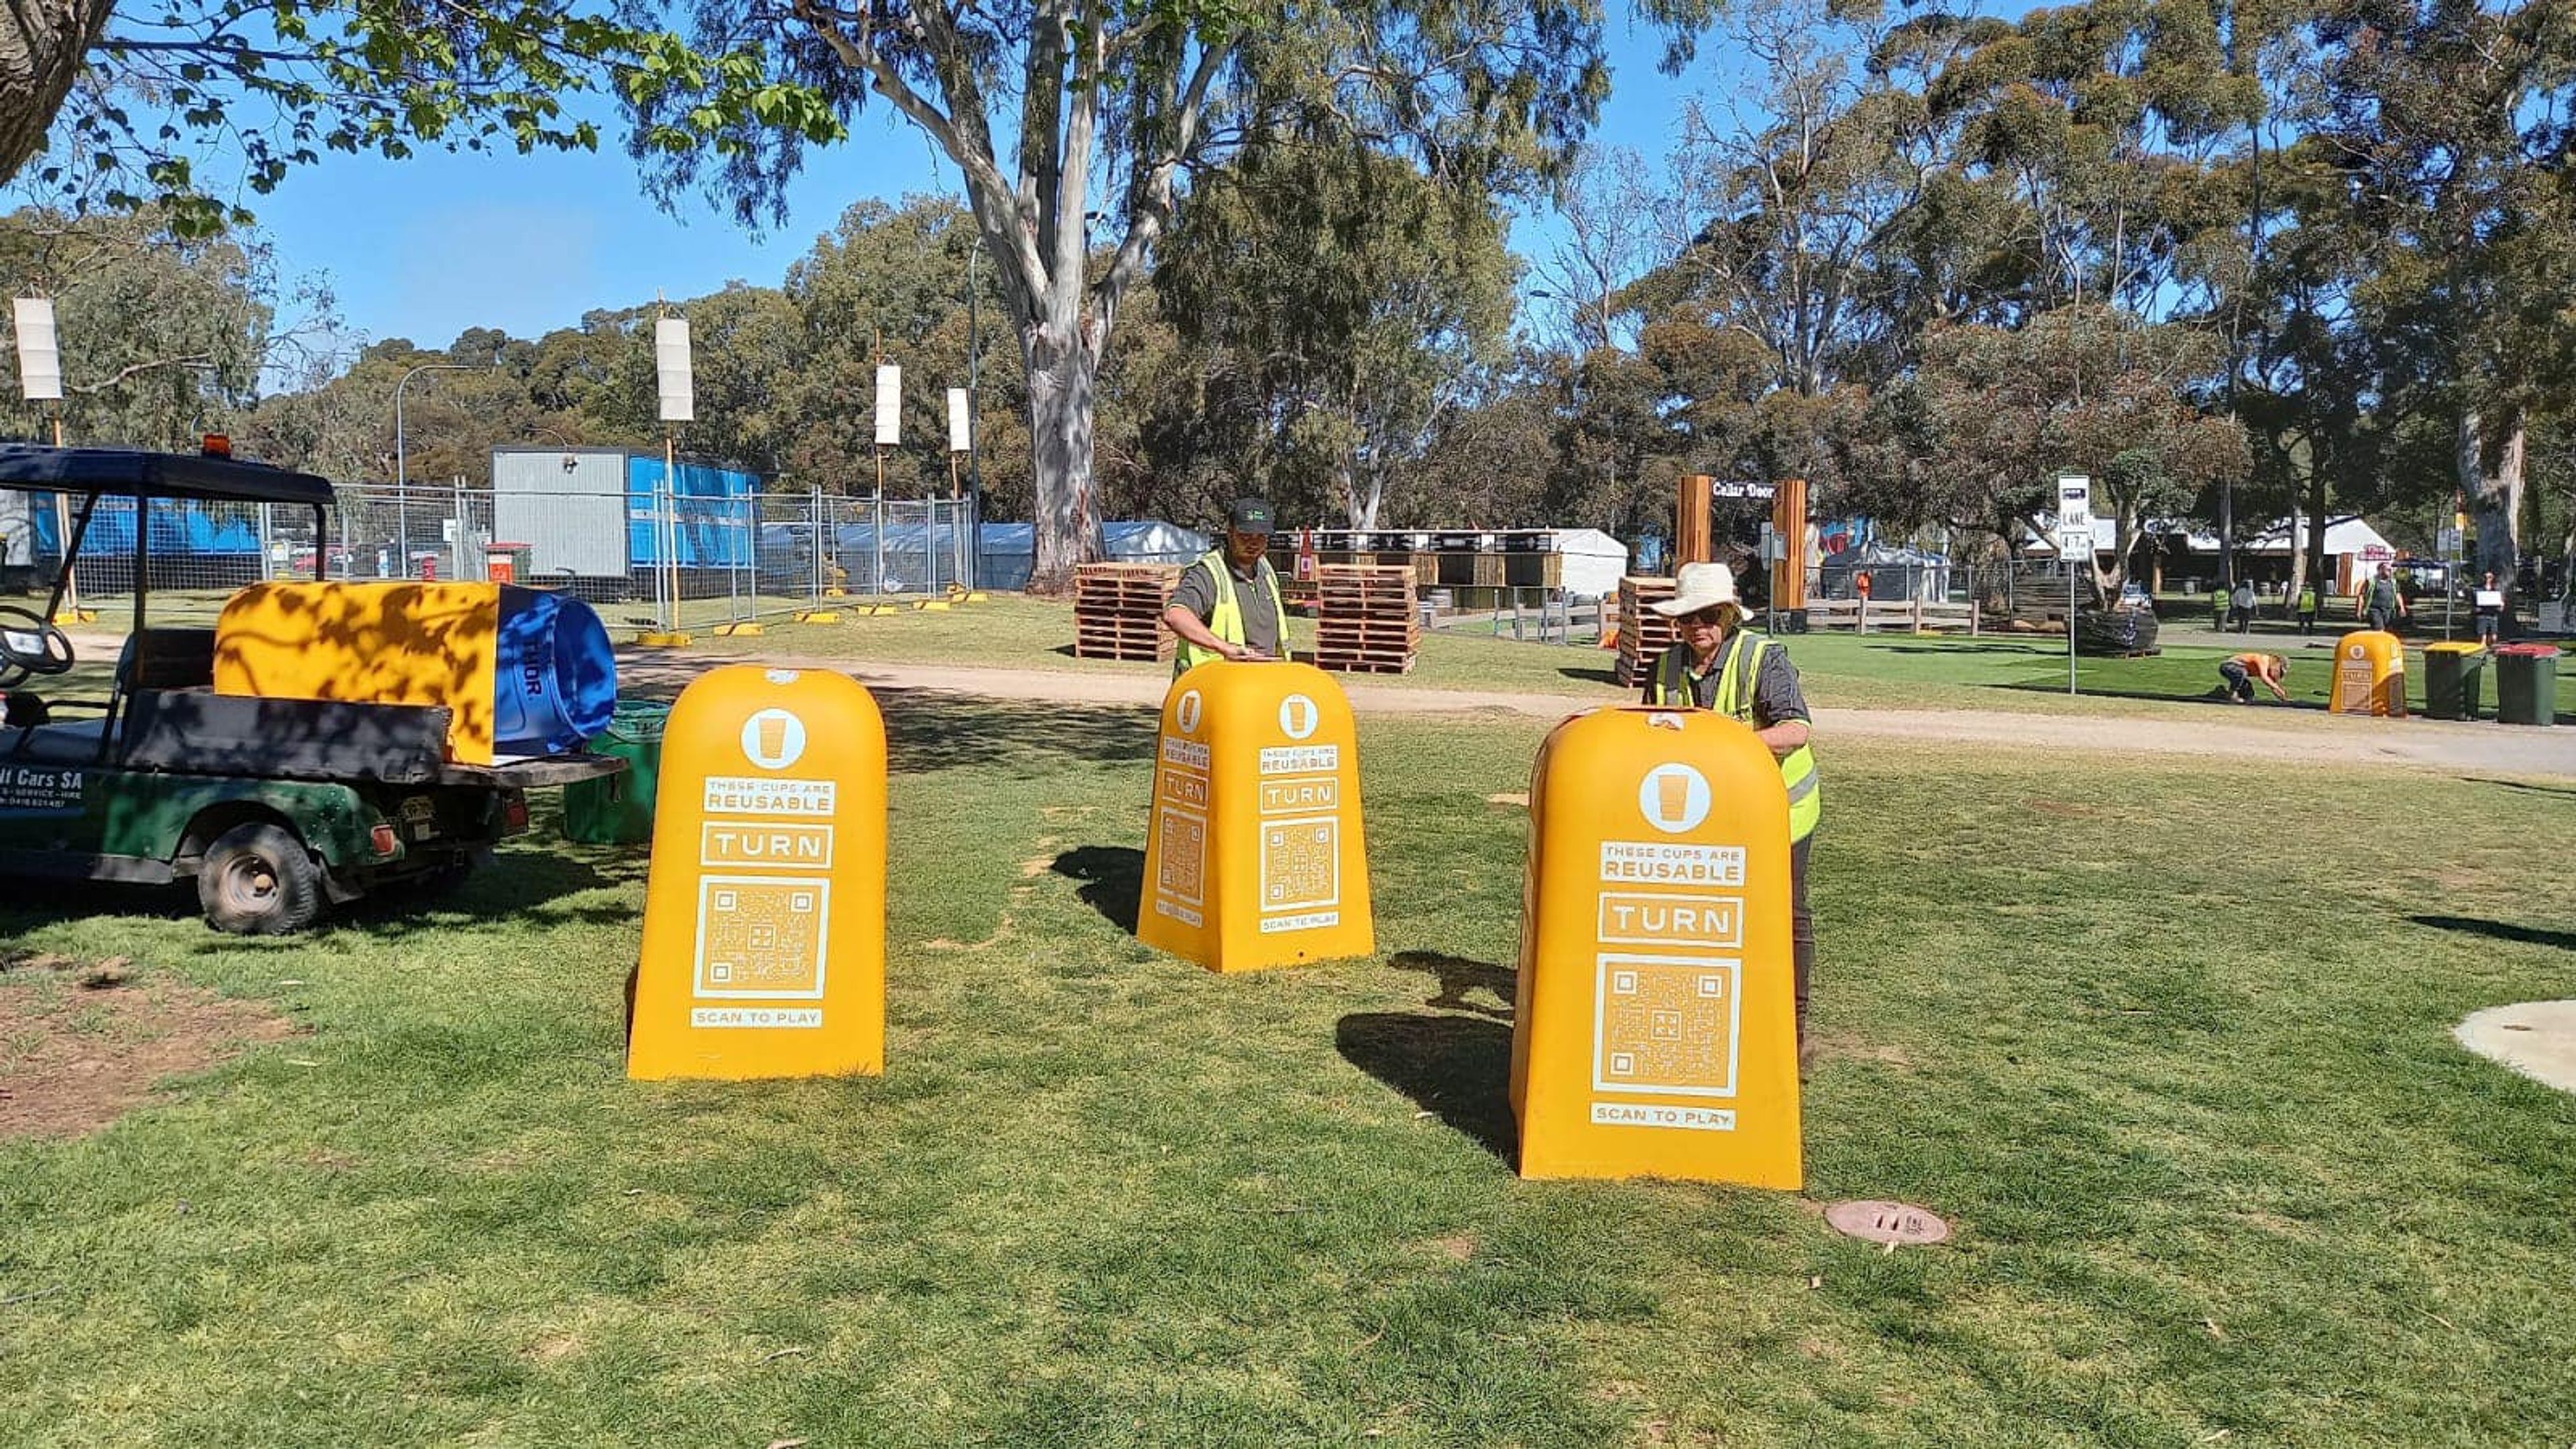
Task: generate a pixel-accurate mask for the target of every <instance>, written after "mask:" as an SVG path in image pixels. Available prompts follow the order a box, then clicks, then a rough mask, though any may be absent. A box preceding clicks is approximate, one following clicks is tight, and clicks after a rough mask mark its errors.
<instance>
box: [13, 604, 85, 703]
mask: <svg viewBox="0 0 2576 1449" xmlns="http://www.w3.org/2000/svg"><path fill="white" fill-rule="evenodd" d="M71 667H72V641H71V636H70V635H67V634H65V633H64V632H63V631H62V630H60V629H57V628H55V627H54V625H53V622H52V621H51V620H48V619H46V618H45V617H43V616H42V615H40V614H38V613H37V612H36V611H35V610H33V609H22V608H19V607H18V606H17V605H15V604H0V689H14V688H16V687H17V686H19V685H21V684H24V683H26V681H27V677H28V676H29V675H33V674H60V673H62V672H63V671H65V670H67V669H69V668H71Z"/></svg>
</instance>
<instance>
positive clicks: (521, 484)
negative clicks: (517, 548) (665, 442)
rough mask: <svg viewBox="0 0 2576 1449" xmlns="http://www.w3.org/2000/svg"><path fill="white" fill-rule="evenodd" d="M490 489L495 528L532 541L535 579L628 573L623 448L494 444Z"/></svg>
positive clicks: (496, 531) (505, 535) (504, 535)
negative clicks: (496, 445)
mask: <svg viewBox="0 0 2576 1449" xmlns="http://www.w3.org/2000/svg"><path fill="white" fill-rule="evenodd" d="M658 464H659V460H656V465H657V466H658ZM492 493H493V497H492V531H493V533H494V534H495V535H496V536H498V537H501V538H506V539H509V540H511V541H513V542H517V543H525V544H527V545H528V547H529V549H530V550H531V552H530V556H529V559H528V567H529V570H530V572H531V574H532V575H533V576H534V578H536V579H540V580H542V579H547V578H553V577H560V576H562V575H565V574H571V575H575V576H577V577H582V578H624V577H625V576H626V572H627V569H628V567H629V560H628V558H627V520H626V450H625V449H623V448H547V449H537V448H524V447H523V448H494V449H493V450H492Z"/></svg>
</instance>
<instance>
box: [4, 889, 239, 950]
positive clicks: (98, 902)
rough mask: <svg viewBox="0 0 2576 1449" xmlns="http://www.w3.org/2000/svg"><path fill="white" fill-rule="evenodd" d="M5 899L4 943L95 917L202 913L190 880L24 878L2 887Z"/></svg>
mask: <svg viewBox="0 0 2576 1449" xmlns="http://www.w3.org/2000/svg"><path fill="white" fill-rule="evenodd" d="M0 898H5V899H6V900H7V902H8V905H7V907H6V909H0V938H5V937H8V936H13V935H17V934H19V933H21V932H24V931H31V930H34V929H36V928H37V927H40V926H51V925H58V924H60V923H62V922H64V921H79V920H86V919H88V918H90V917H92V916H150V917H155V918H158V919H160V920H165V921H183V920H188V919H191V918H193V917H196V916H198V915H200V914H202V912H201V911H200V909H199V907H198V905H197V890H196V886H195V885H194V884H193V883H191V882H187V881H181V882H180V883H178V884H176V885H129V884H122V883H119V882H115V881H90V880H58V879H55V878H53V877H50V876H20V877H13V878H11V879H9V880H8V881H7V882H5V883H0ZM223 939H226V940H230V939H233V938H231V937H225V938H223Z"/></svg>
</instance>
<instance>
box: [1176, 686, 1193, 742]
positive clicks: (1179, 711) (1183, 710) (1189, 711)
mask: <svg viewBox="0 0 2576 1449" xmlns="http://www.w3.org/2000/svg"><path fill="white" fill-rule="evenodd" d="M1172 718H1173V720H1174V721H1175V722H1176V723H1178V724H1179V725H1180V727H1181V733H1182V734H1185V735H1194V734H1197V733H1198V732H1199V692H1198V691H1197V690H1195V689H1184V690H1182V691H1181V702H1180V703H1179V704H1177V705H1174V706H1173V707H1172Z"/></svg>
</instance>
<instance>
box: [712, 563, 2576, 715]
mask: <svg viewBox="0 0 2576 1449" xmlns="http://www.w3.org/2000/svg"><path fill="white" fill-rule="evenodd" d="M718 602H721V601H718ZM1314 627H1315V626H1314V623H1313V621H1311V620H1303V619H1300V620H1294V621H1292V623H1291V629H1290V637H1291V641H1292V643H1291V647H1292V648H1294V649H1297V650H1300V651H1302V650H1305V649H1308V648H1310V647H1311V646H1312V644H1313V642H1314ZM1072 640H1073V611H1072V606H1071V605H1069V604H1064V603H1058V602H1052V601H1048V600H1042V599H1031V598H1028V597H1025V596H1022V595H1014V594H996V595H994V596H993V597H991V598H990V599H988V600H986V601H985V602H983V603H978V604H961V605H958V606H956V607H955V608H952V609H948V610H944V611H933V612H915V611H906V612H903V613H899V614H890V615H884V616H879V617H868V618H861V617H857V616H855V615H853V616H850V617H846V618H844V619H843V620H842V621H841V622H840V623H838V624H818V625H798V624H793V623H775V622H773V623H769V624H767V625H766V626H765V627H764V630H763V632H762V634H761V635H760V636H759V637H756V638H742V639H719V638H715V637H713V636H712V635H707V634H704V633H701V634H700V635H699V636H698V637H697V638H696V640H695V642H694V644H693V646H692V647H693V649H694V650H696V651H698V652H704V653H711V654H718V655H744V656H756V655H762V654H794V655H804V656H810V657H814V658H827V659H850V660H878V661H883V662H887V663H900V664H959V665H982V666H988V667H994V668H1011V669H1023V670H1071V671H1080V672H1084V673H1091V672H1112V673H1129V674H1137V675H1144V676H1154V675H1160V674H1166V673H1168V672H1169V669H1170V666H1168V665H1160V666H1158V665H1152V664H1123V663H1117V662H1113V661H1105V660H1096V659H1076V658H1074V657H1073V643H1072ZM1786 642H1787V643H1788V645H1789V647H1790V652H1791V654H1792V656H1793V657H1794V658H1795V659H1796V660H1797V661H1798V668H1799V670H1800V672H1801V673H1802V674H1803V676H1804V677H1805V679H1806V683H1807V689H1808V693H1809V697H1810V699H1811V700H1812V701H1813V702H1815V703H1817V704H1820V705H1832V706H1842V707H1847V708H1860V709H1984V710H2016V711H2039V712H2047V713H2076V714H2094V715H2101V714H2122V715H2163V716H2166V717H2169V718H2173V717H2178V718H2189V717H2193V716H2195V715H2199V714H2202V713H2205V710H2206V707H2207V706H2209V705H2212V704H2216V703H2218V702H2219V701H2218V698H2217V696H2218V691H2219V687H2220V685H2219V678H2218V662H2219V661H2220V660H2222V659H2224V658H2226V657H2227V656H2228V655H2229V654H2231V653H2234V652H2237V651H2236V650H2234V649H2208V648H2174V649H2168V650H2166V651H2165V652H2164V653H2163V654H2162V655H2159V656H2156V657H2153V658H2147V659H2090V658H2088V659H2084V660H2082V661H2080V664H2079V669H2078V680H2079V683H2080V684H2081V686H2082V692H2081V693H2080V694H2078V695H2077V696H2075V697H2073V698H2069V697H2068V695H2067V692H2066V643H2065V640H2064V639H2063V638H2059V639H2054V640H2052V639H2048V638H2045V637H2038V636H2006V637H2001V638H1993V637H1989V638H1981V639H1966V638H1953V637H1946V636H1941V635H1923V636H1916V635H1908V634H1872V635H1867V636H1862V635H1857V634H1848V633H1832V634H1804V635H1799V636H1796V637H1794V638H1791V639H1789V640H1787V641H1786ZM2332 643H2333V640H2332V638H2331V637H2329V636H2328V635H2326V634H2319V635H2317V636H2316V637H2315V638H2313V639H2299V638H2293V637H2288V636H2283V637H2271V638H2265V637H2258V638H2256V639H2255V640H2253V641H2252V642H2251V643H2249V644H2248V645H2247V646H2246V647H2248V648H2259V649H2265V650H2269V651H2270V652H2273V653H2278V654H2282V655H2284V656H2285V657H2287V658H2288V659H2289V661H2290V678H2289V690H2290V695H2291V698H2292V699H2293V700H2294V701H2295V702H2296V703H2298V704H2299V705H2300V706H2301V707H2303V708H2310V709H2319V710H2322V709H2324V708H2325V704H2326V699H2327V697H2328V694H2329V692H2330V689H2331V685H2332V682H2333V664H2332V659H2331V653H2332V649H2331V645H2332ZM1616 657H1617V656H1616V655H1615V653H1613V652H1611V651H1606V650H1600V649H1594V648H1590V647H1575V646H1567V645H1561V644H1537V643H1521V642H1516V641H1514V640H1513V639H1511V638H1510V637H1509V636H1508V635H1505V636H1504V637H1500V638H1497V637H1495V636H1494V635H1493V634H1492V633H1491V632H1490V631H1489V630H1487V629H1485V628H1482V627H1478V626H1475V625H1466V626H1462V627H1459V628H1455V629H1440V630H1433V631H1430V632H1429V633H1426V634H1425V635H1424V636H1423V643H1422V652H1421V658H1420V661H1419V662H1418V663H1417V665H1416V666H1415V668H1414V670H1413V672H1412V673H1410V674H1404V675H1352V676H1348V677H1349V678H1350V679H1351V680H1352V681H1353V682H1356V683H1365V684H1370V685H1391V686H1395V687H1399V688H1429V689H1476V690H1505V691H1510V692H1514V693H1523V694H1564V695H1572V696H1578V697H1588V698H1593V699H1608V698H1612V697H1617V696H1622V695H1625V694H1626V693H1628V692H1627V691H1625V690H1621V689H1619V688H1618V687H1617V686H1616V685H1615V684H1614V683H1613V682H1612V677H1611V667H1612V665H1613V663H1614V662H1615V660H1616ZM2566 665H2567V668H2565V669H2564V670H2562V673H2567V674H2569V675H2570V676H2571V677H2570V678H2569V679H2568V680H2567V682H2566V684H2565V685H2564V687H2562V688H2561V690H2560V694H2559V698H2560V711H2559V717H2560V719H2561V720H2563V721H2565V722H2568V723H2576V659H2570V660H2568V661H2566ZM2407 668H2408V675H2407V683H2408V687H2409V689H2410V690H2411V691H2412V692H2413V696H2414V702H2415V707H2416V708H2417V710H2418V711H2419V712H2420V710H2421V709H2422V707H2423V698H2424V664H2423V656H2422V654H2421V653H2420V652H2418V653H2415V654H2414V655H2413V656H2412V657H2411V658H2410V659H2409V661H2408V666H2407ZM2482 697H2483V698H2484V700H2485V701H2486V712H2487V714H2488V716H2489V717H2492V716H2493V714H2494V711H2495V703H2496V684H2495V679H2494V676H2493V672H2492V670H2490V672H2489V674H2488V676H2487V678H2486V681H2485V684H2484V688H2483V695H2482ZM2261 699H2262V703H2263V704H2264V705H2265V706H2267V707H2270V706H2272V705H2273V701H2272V699H2271V696H2269V695H2263V696H2261ZM2240 713H2243V714H2248V715H2250V714H2252V713H2253V712H2251V711H2246V712H2240Z"/></svg>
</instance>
